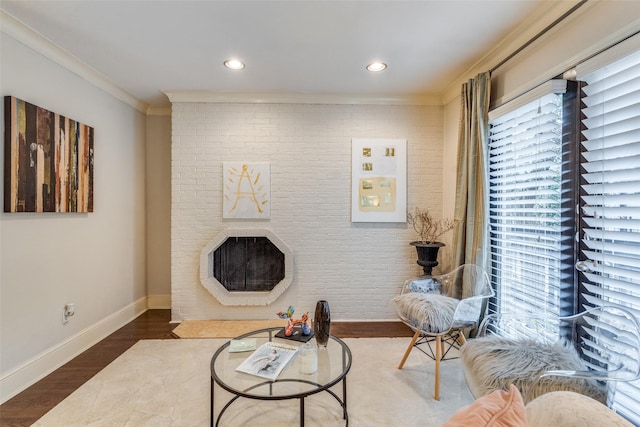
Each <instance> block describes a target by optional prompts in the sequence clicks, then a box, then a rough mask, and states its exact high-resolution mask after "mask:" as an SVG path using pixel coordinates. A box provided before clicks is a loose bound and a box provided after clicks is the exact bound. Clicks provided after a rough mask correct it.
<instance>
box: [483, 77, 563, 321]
mask: <svg viewBox="0 0 640 427" xmlns="http://www.w3.org/2000/svg"><path fill="white" fill-rule="evenodd" d="M565 90H566V82H565V81H562V80H560V81H558V80H555V81H550V82H548V83H547V84H546V85H544V86H543V87H540V88H538V89H536V90H535V91H533V92H531V93H529V94H526V95H523V97H520V98H518V99H516V100H514V101H511V102H510V103H508V104H505V105H504V106H502V107H499V108H498V109H496V110H493V111H491V112H490V114H489V215H490V219H489V222H490V256H491V275H492V277H491V280H492V284H493V285H494V286H495V290H496V295H497V296H496V300H495V301H494V304H492V306H490V307H489V309H490V311H502V312H516V313H523V312H533V313H536V314H538V315H544V314H545V313H550V314H555V315H559V310H560V282H561V279H562V277H561V275H562V274H561V273H562V265H561V263H562V249H563V248H562V245H563V239H562V186H561V180H562V173H563V171H562V169H563V166H562V163H563V162H562V157H563V154H562V149H563V141H562V119H563V118H562V114H563V103H562V97H563V95H562V93H563V92H564V91H565Z"/></svg>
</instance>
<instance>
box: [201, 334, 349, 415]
mask: <svg viewBox="0 0 640 427" xmlns="http://www.w3.org/2000/svg"><path fill="white" fill-rule="evenodd" d="M281 329H282V328H267V329H260V330H258V331H254V332H249V333H247V334H244V335H240V336H239V337H236V338H235V339H234V340H245V342H246V340H247V339H255V340H256V348H258V347H260V345H262V344H264V343H266V342H268V341H272V342H277V343H278V342H279V343H283V344H288V345H300V346H302V343H298V342H296V341H292V340H287V339H282V338H277V337H276V334H277V333H278V332H279V331H280V330H281ZM311 340H312V341H315V338H312V339H311ZM230 344H231V341H227V342H226V343H225V344H224V345H222V347H220V348H219V349H218V350H217V351H216V352H215V353H214V355H213V357H212V358H211V425H212V426H214V425H215V426H217V425H218V424H219V423H220V419H221V418H222V416H223V415H224V413H225V411H226V410H227V409H228V408H229V406H231V404H233V403H234V402H235V401H236V400H238V399H239V398H241V397H242V398H247V399H256V400H285V399H299V400H300V426H304V403H305V398H306V397H308V396H311V395H313V394H316V393H320V392H326V393H329V394H330V395H331V396H333V397H334V398H335V399H336V400H337V401H338V403H339V404H340V406H341V408H342V418H343V419H344V420H345V421H346V423H347V425H348V424H349V418H348V415H347V373H348V372H349V369H351V350H349V347H348V346H347V345H346V344H345V343H344V341H342V340H341V339H340V338H336V337H334V336H333V335H332V336H331V337H329V342H328V343H327V347H326V348H322V347H319V348H318V369H317V370H316V372H315V373H313V374H306V373H304V371H305V369H304V367H303V364H302V360H301V359H302V358H301V357H300V352H298V354H297V355H296V356H295V357H294V358H293V359H292V360H291V361H290V362H289V364H288V365H287V366H286V367H285V368H284V370H283V371H282V372H281V373H280V375H278V377H277V378H276V379H275V380H273V381H271V380H268V379H265V378H261V377H258V376H255V375H251V374H247V373H243V372H238V371H236V368H237V367H238V366H239V365H240V364H241V363H242V362H244V361H245V360H246V359H247V358H248V357H249V356H250V355H251V354H252V351H246V352H230V351H229V349H230ZM340 382H342V397H340V396H338V394H336V393H335V392H334V391H333V390H330V388H331V387H333V386H334V385H336V384H338V383H340ZM216 387H221V388H223V389H224V390H226V391H228V392H229V393H231V394H233V395H234V396H233V397H232V398H231V399H230V400H229V401H228V402H227V403H226V404H225V405H224V406H223V407H222V409H221V410H220V413H218V415H217V420H216V418H215V409H214V397H215V391H216Z"/></svg>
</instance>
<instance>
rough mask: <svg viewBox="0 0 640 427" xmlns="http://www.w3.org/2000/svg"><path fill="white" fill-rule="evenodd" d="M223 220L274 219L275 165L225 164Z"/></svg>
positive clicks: (223, 167) (265, 163) (261, 163)
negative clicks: (273, 180)
mask: <svg viewBox="0 0 640 427" xmlns="http://www.w3.org/2000/svg"><path fill="white" fill-rule="evenodd" d="M222 193H223V198H222V218H224V219H269V218H270V217H271V165H270V163H269V162H223V163H222Z"/></svg>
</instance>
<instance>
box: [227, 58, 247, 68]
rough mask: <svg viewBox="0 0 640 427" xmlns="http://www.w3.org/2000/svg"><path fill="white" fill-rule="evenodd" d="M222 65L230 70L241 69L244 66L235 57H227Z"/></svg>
mask: <svg viewBox="0 0 640 427" xmlns="http://www.w3.org/2000/svg"><path fill="white" fill-rule="evenodd" d="M224 66H225V67H227V68H230V69H232V70H242V69H243V68H244V64H243V63H242V62H240V61H238V60H237V59H227V60H226V61H224Z"/></svg>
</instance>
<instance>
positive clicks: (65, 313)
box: [62, 303, 76, 325]
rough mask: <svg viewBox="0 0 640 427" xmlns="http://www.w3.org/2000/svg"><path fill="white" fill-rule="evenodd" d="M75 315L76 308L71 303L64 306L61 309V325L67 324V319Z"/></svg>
mask: <svg viewBox="0 0 640 427" xmlns="http://www.w3.org/2000/svg"><path fill="white" fill-rule="evenodd" d="M74 314H76V307H75V305H74V304H73V303H69V304H65V306H64V308H63V309H62V324H63V325H66V324H67V323H69V318H70V317H71V316H73V315H74Z"/></svg>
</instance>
